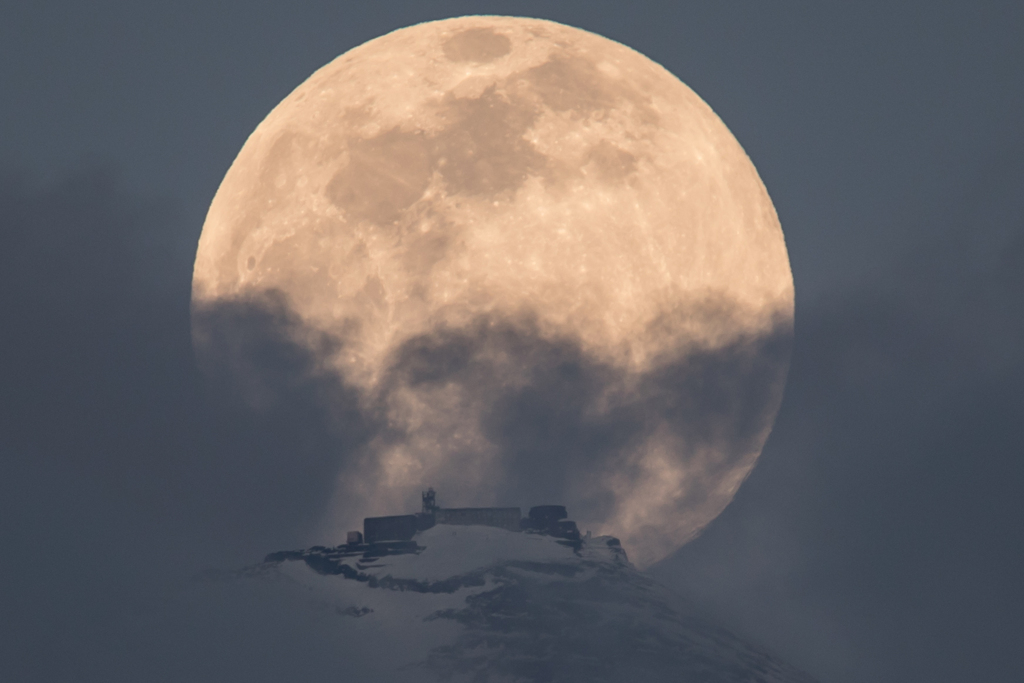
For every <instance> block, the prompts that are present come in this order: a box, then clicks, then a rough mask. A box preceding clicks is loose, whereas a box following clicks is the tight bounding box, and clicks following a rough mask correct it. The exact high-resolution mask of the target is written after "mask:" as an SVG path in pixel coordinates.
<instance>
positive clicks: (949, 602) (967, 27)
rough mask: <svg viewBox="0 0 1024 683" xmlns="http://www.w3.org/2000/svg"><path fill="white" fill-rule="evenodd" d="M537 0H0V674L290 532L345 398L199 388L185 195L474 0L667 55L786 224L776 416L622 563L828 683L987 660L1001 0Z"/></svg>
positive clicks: (198, 198)
mask: <svg viewBox="0 0 1024 683" xmlns="http://www.w3.org/2000/svg"><path fill="white" fill-rule="evenodd" d="M552 4H553V3H526V2H523V3H511V2H508V3H483V2H479V3H441V2H433V3H424V2H415V3H413V2H410V3H385V4H381V3H340V2H330V3H329V2H288V3H262V2H256V1H254V0H250V1H249V2H244V3H242V2H237V3H229V2H222V3H209V2H204V3H198V2H197V3H191V2H162V3H155V2H138V1H136V2H98V1H97V2H90V3H71V2H64V3H61V2H36V3H18V4H16V5H15V4H13V3H7V4H5V5H4V6H3V7H2V9H0V542H2V543H3V548H4V551H3V553H0V614H3V615H4V618H3V619H2V620H0V623H2V625H0V655H2V656H0V662H2V664H0V667H3V668H4V671H5V673H6V674H10V676H9V675H3V677H4V678H10V680H23V681H33V680H39V681H64V680H67V681H72V680H74V681H92V680H105V681H109V680H133V678H132V675H131V672H130V671H127V670H123V669H121V670H119V669H118V667H117V665H116V662H117V661H119V660H120V659H121V657H120V654H123V653H119V650H118V648H122V647H126V646H125V645H124V642H126V641H125V640H124V639H123V637H122V636H123V634H124V633H125V632H126V631H127V630H130V626H129V625H130V624H131V623H133V622H132V620H133V619H134V618H135V615H137V614H138V613H140V612H144V611H145V610H147V609H149V607H148V606H149V605H151V604H152V602H153V600H155V599H157V598H154V595H156V594H159V592H160V591H161V590H164V588H163V586H165V585H166V582H168V581H174V580H178V579H180V577H182V576H187V575H189V574H190V573H194V572H195V571H198V570H200V569H202V568H204V567H208V566H218V567H235V566H240V565H242V564H246V563H249V562H252V561H253V560H254V559H258V558H259V557H261V556H262V555H263V554H264V553H265V552H267V551H269V550H276V549H279V548H287V547H298V546H301V545H304V544H308V543H313V542H316V541H317V540H318V539H315V538H311V537H309V531H308V530H309V529H310V528H311V525H312V524H313V523H314V522H315V520H316V519H317V517H318V515H319V514H320V513H321V512H322V510H323V506H324V505H325V504H326V499H327V497H328V496H329V494H330V491H329V487H330V482H331V477H332V475H333V472H334V471H335V470H336V467H337V462H336V459H337V457H338V455H337V454H338V453H344V452H345V451H346V449H348V448H350V447H351V444H352V443H354V442H356V441H358V439H359V438H361V436H360V434H359V427H358V425H356V426H352V427H351V428H339V427H338V424H336V423H337V419H336V417H333V416H325V415H324V414H323V409H322V408H320V407H319V406H321V405H322V402H320V401H318V400H317V397H318V396H321V395H323V393H324V392H331V391H334V388H332V387H330V386H323V384H322V382H321V383H320V384H318V383H317V381H315V380H310V381H309V382H306V383H305V384H294V383H291V384H287V383H286V385H284V386H282V387H281V388H280V391H281V392H283V395H285V396H286V397H287V400H281V401H279V403H278V404H277V405H276V406H274V407H273V408H271V409H270V410H269V411H268V412H267V413H264V414H262V415H253V414H252V413H250V412H248V411H247V410H245V409H243V408H241V407H237V406H235V407H232V406H231V405H230V404H225V403H223V402H217V401H211V400H210V398H209V396H208V393H207V390H206V389H204V385H203V384H202V383H201V382H200V380H199V376H198V373H197V371H196V369H195V366H194V361H193V357H192V352H191V347H190V341H189V331H188V325H189V322H188V296H189V287H190V280H191V267H192V259H193V258H194V254H195V246H196V241H197V239H198V237H199V233H200V230H201V227H202V221H203V216H204V213H205V210H206V208H207V206H208V205H209V202H210V200H211V199H212V197H213V194H214V192H215V191H216V189H217V185H218V183H219V181H220V179H221V177H223V174H224V173H225V171H226V170H227V168H228V166H229V164H230V163H231V161H232V160H233V158H234V155H235V154H236V153H237V151H238V150H239V149H240V148H241V146H242V144H243V143H244V141H245V139H246V137H247V135H248V134H249V133H250V132H251V131H252V129H253V128H254V127H255V126H256V125H257V124H258V123H259V121H260V120H261V119H262V118H263V117H264V116H265V115H266V113H267V112H268V111H269V110H270V109H271V108H272V107H273V106H274V105H275V104H276V103H277V102H278V101H280V100H281V99H282V98H283V97H284V96H285V95H286V94H287V93H288V92H289V91H290V90H291V89H292V88H294V87H295V86H297V85H298V84H299V83H300V82H301V81H302V80H304V79H305V78H306V77H307V76H308V75H309V74H311V73H312V72H313V71H314V70H315V69H316V68H318V67H320V66H322V65H323V64H325V63H326V62H328V61H330V60H331V59H332V58H334V57H335V56H337V55H338V54H340V53H342V52H344V51H346V50H348V49H349V48H351V47H354V46H356V45H358V44H360V43H362V42H364V41H366V40H369V39H371V38H373V37H376V36H378V35H380V34H382V33H384V32H387V31H389V30H392V29H395V28H399V27H402V26H406V25H409V24H413V23H416V22H419V21H422V20H427V19H435V18H443V17H446V16H455V15H459V14H467V13H494V14H517V15H526V16H539V17H544V18H548V19H553V20H556V21H561V22H563V23H567V24H570V25H574V26H578V27H581V28H585V29H588V30H591V31H595V32H597V33H600V34H602V35H605V36H608V37H610V38H613V39H616V40H618V41H620V42H623V43H625V44H627V45H629V46H631V47H633V48H635V49H637V50H639V51H641V52H643V53H644V54H646V55H647V56H649V57H651V58H652V59H654V60H655V61H658V62H660V63H661V64H663V65H664V66H665V67H667V68H668V69H669V70H670V71H672V72H673V73H675V74H676V75H677V76H679V77H680V78H681V79H682V80H683V81H684V82H685V83H687V84H688V85H690V86H691V87H692V88H693V89H694V90H696V91H697V93H698V94H700V95H701V96H702V97H703V98H704V99H705V100H706V101H707V102H708V103H709V104H710V105H711V106H712V107H713V108H714V109H715V111H716V112H717V113H718V114H719V115H720V116H721V117H722V119H723V120H724V121H725V123H726V124H727V125H728V126H729V127H730V128H731V129H732V131H733V132H734V134H735V135H736V136H737V138H738V139H739V141H740V142H741V144H743V146H744V147H745V149H746V150H747V152H748V153H749V154H750V156H751V158H752V159H753V161H754V163H755V164H756V166H757V168H758V170H759V172H760V173H761V176H762V178H763V179H764V181H765V184H766V186H767V187H768V190H769V192H770V194H771V196H772V198H773V200H774V201H775V204H776V207H777V209H778V212H779V215H780V218H781V220H782V224H783V229H784V231H785V234H786V239H787V244H788V247H789V250H790V258H791V260H792V265H793V275H794V280H795V284H796V291H797V328H796V343H795V347H794V355H793V366H792V370H791V374H790V380H789V385H788V389H787V394H786V397H785V399H784V402H783V406H782V410H781V412H780V415H779V419H778V421H777V423H776V428H775V431H774V433H773V435H772V437H771V438H770V440H769V442H768V446H767V447H766V449H765V451H764V455H763V456H762V460H761V462H760V464H759V465H758V467H757V468H756V469H755V470H754V473H753V474H752V475H751V477H750V479H748V481H747V482H746V483H745V484H744V486H743V487H742V488H741V490H740V492H739V494H738V495H737V498H736V501H735V502H734V503H733V505H732V506H730V507H729V508H728V509H727V510H726V512H725V513H724V514H723V515H722V516H721V517H720V518H719V519H718V520H716V521H715V522H714V523H713V524H712V525H711V526H710V527H709V528H708V529H707V530H706V532H705V533H704V535H703V536H702V537H701V538H699V539H698V540H697V541H695V542H693V543H692V544H690V545H689V546H687V547H685V548H683V549H682V550H681V551H680V552H679V553H677V555H676V556H674V557H672V558H669V559H668V560H666V561H664V562H663V563H662V564H661V565H659V566H657V567H655V568H654V569H653V570H652V571H654V572H655V573H656V574H657V575H658V576H659V577H660V578H661V579H663V580H664V581H665V582H667V583H670V584H672V585H674V586H676V587H678V588H679V589H680V590H682V591H684V592H686V593H688V594H690V595H691V596H693V597H694V598H695V599H697V600H698V601H699V602H700V603H701V604H703V605H704V606H705V607H706V608H707V609H708V610H709V611H710V612H712V613H713V614H715V615H717V616H718V617H719V618H720V619H722V620H724V621H725V622H727V623H728V624H730V625H731V626H733V627H734V628H735V629H736V630H738V631H739V632H740V633H742V634H744V635H746V636H748V637H750V638H751V639H753V640H755V641H756V642H759V643H762V644H764V645H766V646H768V647H770V648H773V649H774V650H776V651H777V652H779V653H780V654H782V655H783V656H785V657H786V658H788V659H790V660H791V661H792V662H793V663H795V664H797V665H799V666H802V667H803V668H805V669H807V670H808V671H810V672H811V673H813V674H815V675H816V676H818V677H819V678H820V679H822V681H824V682H826V683H829V682H833V683H847V682H849V683H852V682H855V681H885V682H889V681H891V682H897V681H899V682H912V681H922V682H924V681H928V682H929V683H937V682H945V681H949V682H953V681H965V680H985V681H1011V680H1017V677H1018V676H1019V670H1020V665H1021V655H1020V652H1019V650H1020V648H1019V644H1020V642H1022V641H1024V582H1022V581H1021V579H1020V577H1021V576H1024V505H1022V504H1021V500H1022V497H1024V495H1022V494H1024V460H1022V457H1021V456H1022V455H1024V446H1022V445H1021V444H1022V443H1024V426H1022V423H1024V420H1022V419H1021V416H1022V415H1024V304H1022V301H1024V192H1021V187H1022V185H1024V128H1022V127H1021V125H1020V122H1021V121H1022V120H1024V106H1022V105H1024V87H1022V86H1024V83H1022V78H1021V73H1022V70H1024V41H1022V40H1021V39H1020V36H1021V35H1024V6H1022V5H1020V4H1019V3H1011V2H1007V3H994V2H992V3H977V2H975V3H948V2H916V3H912V2H902V3H891V2H884V3H883V2H858V3H820V4H812V3H796V2H793V3H790V2H770V3H769V2H718V3H664V4H659V3H646V4H640V5H638V4H637V3H600V2H585V3H583V2H580V3H574V2H559V3H558V4H557V10H553V9H551V5H552ZM371 6H372V9H371ZM277 361H280V362H284V363H290V364H292V365H294V364H300V365H301V363H303V362H304V360H303V359H302V358H295V357H289V358H284V359H280V358H279V359H277ZM332 420H333V421H334V424H333V426H332V428H330V429H327V428H325V427H324V424H325V423H326V422H331V421H332ZM343 427H344V425H343ZM136 680H137V678H136Z"/></svg>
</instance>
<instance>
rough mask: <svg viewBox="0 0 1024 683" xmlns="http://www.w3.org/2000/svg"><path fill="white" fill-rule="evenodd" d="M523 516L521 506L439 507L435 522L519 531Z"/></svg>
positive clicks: (435, 514) (435, 511)
mask: <svg viewBox="0 0 1024 683" xmlns="http://www.w3.org/2000/svg"><path fill="white" fill-rule="evenodd" d="M522 516H523V513H522V511H521V510H520V509H519V508H437V509H435V510H434V523H435V524H457V525H461V526H493V527H498V528H499V529H508V530H509V531H519V524H520V520H521V519H522Z"/></svg>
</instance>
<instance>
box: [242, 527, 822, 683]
mask: <svg viewBox="0 0 1024 683" xmlns="http://www.w3.org/2000/svg"><path fill="white" fill-rule="evenodd" d="M353 540H355V541H359V542H355V543H350V544H346V545H341V546H337V547H333V548H328V547H322V546H316V547H313V548H309V549H307V550H298V551H284V552H278V553H271V554H270V555H268V556H267V558H266V560H265V561H264V562H263V563H261V564H258V565H255V566H253V567H250V568H248V569H246V570H244V571H242V572H240V573H239V574H238V575H237V576H238V578H239V579H240V580H241V581H242V582H243V583H245V584H250V585H251V586H252V587H256V586H260V587H261V591H262V590H267V589H271V590H272V589H274V587H277V588H283V589H286V590H290V591H294V593H295V594H296V595H299V596H302V603H301V604H302V605H303V608H304V609H308V610H310V615H311V616H312V617H314V618H315V619H317V620H319V622H321V623H323V624H324V627H325V628H329V629H330V630H337V636H336V638H337V641H336V647H337V648H338V649H339V651H343V652H344V655H343V656H342V657H341V660H342V661H344V662H345V664H344V668H348V669H349V670H350V673H352V674H357V673H358V674H359V675H364V674H367V673H369V674H371V675H372V674H376V675H378V676H380V677H381V678H380V679H379V680H387V681H431V680H439V681H472V682H474V683H475V682H481V683H485V682H486V683H497V682H498V681H503V682H504V681H523V682H534V681H536V682H544V683H555V682H569V681H580V682H583V681H586V682H588V683H591V682H601V681H609V682H610V681H616V682H617V681H639V682H647V681H650V682H652V683H653V682H657V681H673V682H677V683H678V682H679V681H701V682H702V683H733V682H736V683H739V682H741V681H742V682H743V683H812V679H811V678H809V677H808V676H807V675H805V674H803V673H801V672H799V671H797V670H795V669H793V668H792V667H790V666H788V665H787V664H785V663H783V662H781V661H779V660H778V659H776V658H774V657H773V656H771V655H769V654H767V653H764V652H762V651H759V650H757V649H756V648H753V647H751V646H749V645H747V644H745V643H743V642H742V641H741V640H739V639H738V638H737V637H736V636H734V635H733V634H731V633H729V632H728V631H726V630H724V629H722V628H720V627H718V626H715V625H714V624H713V623H712V622H711V621H710V620H708V619H707V618H706V617H704V616H702V615H701V614H699V612H698V611H697V610H696V609H695V608H693V607H691V606H689V605H688V604H686V603H685V602H684V601H682V600H681V599H680V598H679V597H678V596H676V595H674V594H672V593H671V591H669V590H668V589H666V588H663V587H662V586H660V585H658V584H657V583H656V582H655V581H653V580H652V579H651V578H650V577H648V576H646V575H644V574H642V573H641V572H639V571H637V570H636V569H635V568H634V567H633V566H632V565H631V564H630V562H629V560H628V558H627V557H626V553H625V551H624V550H623V549H622V546H621V544H620V543H619V541H618V540H617V539H615V538H612V537H610V536H598V537H589V536H588V537H582V538H580V537H579V536H578V535H577V537H576V538H568V539H567V538H558V537H557V534H556V535H551V534H548V533H544V532H530V531H529V530H528V531H527V532H526V533H524V532H519V531H512V530H509V529H506V528H499V527H496V526H477V525H468V526H467V525H453V524H435V525H433V526H432V527H430V528H428V529H426V530H423V531H418V532H416V533H415V535H414V536H413V538H412V539H410V540H399V541H390V542H380V543H373V544H366V543H362V542H361V541H362V539H361V538H356V539H353ZM344 673H345V672H343V671H339V676H340V677H341V678H340V680H344V679H345V676H344Z"/></svg>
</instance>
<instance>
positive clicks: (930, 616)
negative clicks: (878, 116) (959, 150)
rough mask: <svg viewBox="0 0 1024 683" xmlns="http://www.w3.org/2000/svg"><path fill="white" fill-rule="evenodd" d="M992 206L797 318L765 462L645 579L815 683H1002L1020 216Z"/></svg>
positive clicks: (1016, 536) (1015, 468) (1014, 570)
mask: <svg viewBox="0 0 1024 683" xmlns="http://www.w3.org/2000/svg"><path fill="white" fill-rule="evenodd" d="M1000 169H1001V172H1003V173H1009V174H1010V175H1011V176H1012V177H1018V178H1019V176H1020V167H1019V164H1017V166H1016V167H1011V168H1009V169H1008V168H1006V167H1005V166H1000ZM1005 184H1007V185H1009V184H1013V183H1005ZM1013 185H1014V186H1015V187H1016V184H1013ZM989 190H990V188H989V187H988V186H986V188H985V192H984V195H985V201H983V202H974V201H969V200H970V198H969V197H968V198H967V199H964V198H957V201H956V205H957V207H959V208H960V209H964V208H965V207H966V208H967V209H968V210H957V211H954V212H951V213H952V214H953V216H952V218H951V219H950V221H951V222H950V223H949V224H941V223H940V224H938V225H935V226H933V227H932V229H931V231H930V233H929V238H928V239H927V241H924V242H922V244H921V245H920V247H919V248H917V249H915V251H914V252H913V253H911V254H908V255H907V256H906V257H905V258H903V259H902V260H901V262H900V263H899V266H900V267H899V268H898V269H896V270H894V271H893V272H891V273H889V274H887V275H886V276H885V277H884V278H879V280H877V281H876V282H874V283H872V284H870V285H861V286H860V287H859V288H858V289H856V290H854V291H850V292H847V293H845V294H843V295H841V296H834V297H830V298H828V299H825V300H822V301H820V302H818V303H817V305H814V306H809V307H804V308H802V309H801V310H800V315H799V317H798V324H797V330H796V340H795V346H794V356H793V358H794V360H793V365H792V368H791V373H790V379H789V383H788V386H787V393H786V399H785V401H784V404H783V407H782V409H781V411H780V414H779V418H778V420H777V423H776V426H775V429H774V431H773V434H772V437H771V438H770V439H769V442H768V444H767V445H766V447H765V452H764V455H763V457H762V462H761V463H760V464H759V466H758V468H757V469H756V470H755V471H754V473H753V474H752V475H751V477H750V479H749V480H748V482H747V483H746V485H745V486H744V487H743V488H742V489H741V491H740V493H739V494H738V495H737V497H736V500H735V502H734V504H733V505H732V506H731V507H730V508H728V509H727V510H726V511H725V512H724V513H723V515H722V516H721V517H719V518H718V519H717V520H716V521H715V522H713V523H712V524H711V525H710V526H709V527H708V529H707V530H706V531H705V533H704V535H703V536H702V537H701V538H699V539H698V540H696V541H695V542H693V543H691V544H690V545H688V546H686V547H685V548H683V549H682V550H681V551H680V552H679V553H677V554H676V556H675V557H673V558H670V559H669V560H666V561H665V562H664V563H662V565H660V566H659V567H656V568H655V569H654V570H653V571H654V572H655V574H656V575H657V576H659V577H660V578H662V579H664V580H666V581H670V582H672V583H673V584H674V585H676V586H677V587H680V588H683V589H684V590H686V591H687V592H688V593H689V594H691V595H692V596H696V597H697V598H698V599H699V600H700V601H701V602H702V603H703V604H704V605H705V606H706V607H707V608H708V609H709V610H711V611H712V612H713V613H715V614H717V615H721V616H722V617H724V618H728V619H729V620H730V623H731V624H732V625H733V626H734V627H736V628H737V629H738V630H739V631H740V632H745V633H747V634H748V635H751V636H753V637H754V638H755V639H757V640H760V641H761V642H764V643H766V644H768V645H769V646H771V647H773V648H774V649H776V650H777V651H779V652H780V653H781V654H782V655H783V656H785V657H788V658H790V659H791V660H793V661H799V662H802V663H804V665H805V668H807V669H809V670H810V671H811V672H812V673H815V674H817V675H818V676H819V677H820V678H821V679H823V680H830V681H835V682H836V683H842V682H843V681H861V680H875V681H909V680H913V681H917V680H921V681H959V680H968V679H984V680H1010V679H1011V678H1013V676H1014V675H1015V674H1014V672H1015V670H1016V662H1015V660H1014V659H1013V657H1012V656H1011V655H1008V654H1007V653H1009V652H1012V651H1013V646H1012V645H1011V642H1012V641H1013V640H1014V639H1019V637H1020V634H1021V633H1024V620H1022V618H1021V616H1020V615H1021V614H1022V612H1021V607H1022V606H1024V592H1022V590H1021V587H1020V582H1019V579H1017V578H1015V577H1016V576H1017V575H1019V571H1020V570H1021V567H1022V566H1024V565H1022V562H1024V553H1022V551H1021V546H1020V539H1021V538H1024V514H1022V512H1021V508H1020V506H1019V505H1018V504H1017V501H1018V500H1019V491H1020V490H1021V488H1022V487H1024V460H1022V459H1021V458H1020V446H1019V445H1020V443H1021V440H1022V438H1024V430H1022V427H1021V420H1020V417H1019V416H1020V415H1022V414H1024V390H1022V389H1021V387H1024V355H1022V353H1021V349H1024V323H1022V320H1024V319H1022V317H1021V316H1020V315H1019V309H1020V302H1021V301H1024V278H1022V276H1021V273H1024V231H1022V230H1021V227H1022V226H1024V224H1022V221H1021V216H1022V215H1024V205H1022V202H1021V200H1020V199H1019V198H1017V194H1019V193H1016V194H1015V193H1014V191H1010V190H1009V188H1007V191H1006V192H1005V193H1003V194H1001V195H1000V194H998V193H996V196H992V194H991V192H990V191H989Z"/></svg>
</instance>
